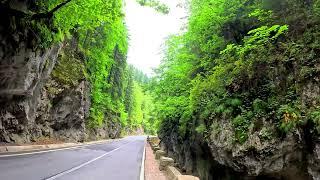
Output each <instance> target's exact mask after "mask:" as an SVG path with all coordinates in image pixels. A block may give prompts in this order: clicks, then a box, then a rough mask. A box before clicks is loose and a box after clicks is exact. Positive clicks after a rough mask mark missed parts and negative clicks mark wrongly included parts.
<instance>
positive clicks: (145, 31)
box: [125, 0, 186, 75]
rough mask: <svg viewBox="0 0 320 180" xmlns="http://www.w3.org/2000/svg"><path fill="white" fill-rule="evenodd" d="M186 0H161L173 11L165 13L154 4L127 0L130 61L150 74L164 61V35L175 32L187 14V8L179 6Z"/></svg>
mask: <svg viewBox="0 0 320 180" xmlns="http://www.w3.org/2000/svg"><path fill="white" fill-rule="evenodd" d="M182 1H183V0H161V2H164V3H166V4H167V5H169V6H170V13H169V14H168V15H163V14H161V13H158V12H156V11H155V10H154V9H153V8H150V7H142V6H140V5H139V4H138V3H136V0H125V3H126V4H125V11H126V12H125V13H126V24H127V26H128V31H129V52H128V63H129V64H133V65H134V66H135V67H137V68H138V69H140V70H142V71H143V72H144V73H146V74H147V75H152V74H153V73H152V72H153V71H152V69H153V68H156V67H157V66H158V65H159V64H160V61H161V53H162V52H161V46H162V45H163V44H164V42H165V38H166V37H168V36H169V35H171V34H176V33H178V32H179V30H180V28H181V27H182V25H183V23H184V20H183V17H185V16H186V12H185V9H183V8H181V7H177V5H178V3H179V2H182Z"/></svg>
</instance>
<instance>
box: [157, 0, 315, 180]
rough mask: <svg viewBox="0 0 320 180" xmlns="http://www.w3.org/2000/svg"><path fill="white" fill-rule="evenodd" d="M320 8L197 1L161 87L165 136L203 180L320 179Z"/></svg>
mask: <svg viewBox="0 0 320 180" xmlns="http://www.w3.org/2000/svg"><path fill="white" fill-rule="evenodd" d="M319 8H320V1H317V0H315V1H310V0H244V1H238V0H219V1H218V0H191V1H190V17H189V22H188V27H187V30H186V32H184V33H181V34H180V35H175V36H172V37H171V38H170V39H169V40H168V41H167V45H166V50H165V53H166V56H165V58H164V60H163V62H162V65H161V67H160V68H158V70H157V76H156V77H155V79H154V81H153V83H154V84H153V87H156V88H155V89H154V95H155V99H156V104H157V106H156V107H157V117H159V118H160V120H161V125H160V130H159V136H160V138H161V142H162V145H163V146H165V147H166V151H167V152H168V153H169V155H170V156H173V157H175V159H176V160H177V161H178V163H179V166H180V168H181V169H182V170H183V171H185V172H186V173H192V174H196V175H199V176H200V177H201V179H247V178H249V179H250V178H253V179H255V178H257V179H312V178H313V179H318V178H320V173H319V170H320V164H319V163H320V155H319V150H320V143H319V132H320V131H319V130H320V129H319V127H320V121H319V120H320V119H319V118H320V116H319V115H320V109H319V107H320V102H319V95H320V89H319V85H320V84H319V72H320V69H319V63H320V42H319V39H320V34H319V25H320V24H319V23H320V14H319V12H320V11H319V10H320V9H319Z"/></svg>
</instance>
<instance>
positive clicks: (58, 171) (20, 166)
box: [0, 136, 145, 180]
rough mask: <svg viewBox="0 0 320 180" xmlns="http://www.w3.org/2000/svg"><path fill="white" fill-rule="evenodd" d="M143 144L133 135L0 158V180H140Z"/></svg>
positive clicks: (141, 140) (139, 138)
mask: <svg viewBox="0 0 320 180" xmlns="http://www.w3.org/2000/svg"><path fill="white" fill-rule="evenodd" d="M144 142H145V137H144V136H136V137H126V138H123V139H121V140H119V141H114V142H111V143H104V144H98V145H90V146H85V147H80V148H76V149H66V150H59V151H54V152H43V153H39V154H29V155H17V156H10V157H5V156H4V157H1V156H0V172H1V173H0V179H1V180H7V179H8V180H9V179H10V180H18V179H24V180H43V179H45V180H53V179H59V180H72V179H77V180H90V179H95V180H100V179H117V180H135V179H139V176H140V168H141V162H142V156H143V150H144Z"/></svg>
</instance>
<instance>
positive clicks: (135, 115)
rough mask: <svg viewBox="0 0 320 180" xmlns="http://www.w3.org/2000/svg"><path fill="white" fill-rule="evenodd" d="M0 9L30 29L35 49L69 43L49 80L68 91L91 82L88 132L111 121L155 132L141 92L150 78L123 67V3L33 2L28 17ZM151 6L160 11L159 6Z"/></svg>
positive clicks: (128, 128) (7, 7) (130, 129)
mask: <svg viewBox="0 0 320 180" xmlns="http://www.w3.org/2000/svg"><path fill="white" fill-rule="evenodd" d="M1 5H2V6H3V7H2V6H1V8H2V9H5V10H7V11H8V12H9V13H13V14H14V15H19V17H21V18H22V19H23V22H25V24H26V26H28V28H29V29H31V30H32V33H33V34H35V40H36V42H35V43H34V46H35V47H34V48H39V49H46V48H49V47H51V46H53V45H54V44H56V43H66V42H68V43H69V44H68V46H64V48H71V49H69V50H68V49H64V51H63V54H60V55H59V56H60V57H59V58H58V59H59V61H58V62H57V65H56V67H55V70H54V71H53V73H52V76H53V78H54V79H55V80H57V81H59V84H62V85H63V86H64V87H66V88H69V87H75V86H77V85H78V83H79V82H80V81H83V80H87V81H89V82H90V86H91V93H90V94H91V97H90V99H91V107H90V117H89V119H88V121H87V125H88V127H91V128H96V127H101V126H102V125H103V124H105V123H106V121H107V120H110V119H112V121H120V123H121V124H122V127H123V131H126V132H128V133H130V132H134V131H136V130H138V129H142V128H143V129H144V130H145V131H146V132H148V133H155V128H156V123H154V122H155V117H154V116H153V114H152V113H153V108H154V106H153V103H152V97H151V96H150V93H149V92H147V91H146V90H144V89H145V88H144V86H145V84H146V83H147V82H148V81H149V80H148V77H147V76H146V75H144V74H143V73H142V72H141V71H139V70H137V69H135V68H134V67H132V66H128V65H127V62H126V54H127V49H128V44H127V43H128V38H127V37H128V35H127V29H126V25H125V23H124V13H123V1H122V0H106V1H105V0H90V1H84V0H50V1H47V0H40V1H36V2H35V3H33V2H31V4H30V7H33V8H30V9H29V10H28V12H25V11H20V10H18V9H11V7H10V5H5V4H1ZM148 5H151V4H148ZM152 5H153V6H154V5H155V6H156V9H157V10H160V9H162V11H163V5H162V4H160V3H158V2H152ZM70 39H71V40H70ZM51 91H53V92H56V91H57V90H56V89H50V92H51Z"/></svg>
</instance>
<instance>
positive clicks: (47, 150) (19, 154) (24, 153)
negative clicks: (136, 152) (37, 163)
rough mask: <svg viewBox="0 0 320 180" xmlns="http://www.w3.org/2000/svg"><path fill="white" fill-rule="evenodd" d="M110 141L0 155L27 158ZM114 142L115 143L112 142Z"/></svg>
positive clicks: (1, 156) (0, 156)
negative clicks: (26, 156)
mask: <svg viewBox="0 0 320 180" xmlns="http://www.w3.org/2000/svg"><path fill="white" fill-rule="evenodd" d="M108 142H109V141H106V142H97V143H91V144H84V143H83V144H79V145H75V146H70V147H62V148H52V149H50V148H48V149H39V150H34V151H29V152H28V151H25V152H23V151H21V152H13V153H12V154H1V153H0V158H4V157H15V156H25V155H32V154H42V153H47V152H55V151H62V150H69V149H78V148H84V147H88V146H92V145H99V144H104V143H108ZM111 142H113V141H111Z"/></svg>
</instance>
